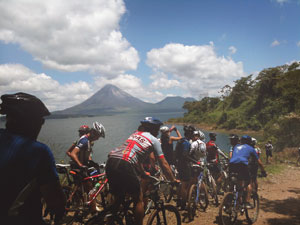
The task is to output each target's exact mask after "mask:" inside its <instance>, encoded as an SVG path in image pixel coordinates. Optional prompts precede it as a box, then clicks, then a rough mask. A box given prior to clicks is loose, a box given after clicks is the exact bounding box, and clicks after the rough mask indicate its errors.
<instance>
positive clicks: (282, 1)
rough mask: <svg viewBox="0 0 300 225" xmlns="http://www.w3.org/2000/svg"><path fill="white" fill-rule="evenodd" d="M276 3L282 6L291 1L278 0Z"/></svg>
mask: <svg viewBox="0 0 300 225" xmlns="http://www.w3.org/2000/svg"><path fill="white" fill-rule="evenodd" d="M276 2H277V3H279V4H281V5H282V4H284V3H287V2H289V0H276Z"/></svg>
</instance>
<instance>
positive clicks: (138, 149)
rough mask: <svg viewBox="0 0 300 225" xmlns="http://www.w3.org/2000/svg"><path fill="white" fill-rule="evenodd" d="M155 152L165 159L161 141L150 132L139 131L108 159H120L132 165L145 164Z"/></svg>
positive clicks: (111, 153)
mask: <svg viewBox="0 0 300 225" xmlns="http://www.w3.org/2000/svg"><path fill="white" fill-rule="evenodd" d="M151 152H154V153H155V154H156V155H157V156H158V157H164V154H163V152H162V149H161V143H160V142H159V140H158V139H157V138H156V137H154V136H153V135H151V134H150V133H149V132H141V131H137V132H135V133H133V134H132V135H130V137H129V138H128V139H127V140H126V142H125V143H124V144H123V145H122V146H120V147H118V148H116V149H114V150H112V151H111V152H110V153H109V155H108V157H110V158H119V159H122V160H125V161H127V162H129V163H131V164H137V163H143V162H144V161H145V160H146V159H147V158H148V157H149V155H150V153H151Z"/></svg>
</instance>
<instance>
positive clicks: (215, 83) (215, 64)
mask: <svg viewBox="0 0 300 225" xmlns="http://www.w3.org/2000/svg"><path fill="white" fill-rule="evenodd" d="M147 64H148V65H149V66H151V67H152V68H153V70H154V71H155V73H156V74H159V73H163V74H167V75H168V76H169V77H174V78H175V79H174V80H177V81H179V82H180V87H181V88H183V89H184V90H185V91H186V93H189V95H190V96H194V97H197V96H198V95H199V94H200V93H209V95H210V96H212V95H217V93H218V91H219V90H220V89H221V88H222V87H223V86H224V85H226V84H232V82H233V81H234V80H237V79H239V78H240V77H242V76H244V75H245V73H244V71H243V64H242V62H234V61H233V60H232V59H231V58H225V57H224V56H217V54H216V52H215V49H214V45H213V43H212V42H211V43H210V44H209V45H202V46H195V45H192V46H187V45H182V44H176V43H171V44H167V45H165V46H164V47H163V48H161V49H152V50H151V51H149V52H148V53H147ZM170 79H171V80H173V79H172V78H170ZM152 85H153V86H155V81H154V82H153V83H152Z"/></svg>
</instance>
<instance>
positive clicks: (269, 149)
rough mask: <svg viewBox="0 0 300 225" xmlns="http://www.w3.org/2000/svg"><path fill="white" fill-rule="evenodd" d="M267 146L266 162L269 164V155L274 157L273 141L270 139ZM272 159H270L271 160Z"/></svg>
mask: <svg viewBox="0 0 300 225" xmlns="http://www.w3.org/2000/svg"><path fill="white" fill-rule="evenodd" d="M265 148H266V163H267V164H268V163H269V157H270V158H271V159H272V157H273V154H272V151H273V145H272V141H271V140H269V141H268V143H267V144H266V145H265ZM271 159H270V161H271Z"/></svg>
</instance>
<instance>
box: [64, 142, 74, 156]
mask: <svg viewBox="0 0 300 225" xmlns="http://www.w3.org/2000/svg"><path fill="white" fill-rule="evenodd" d="M75 146H76V142H74V143H73V144H72V145H71V146H70V148H69V149H68V150H67V151H66V154H67V155H68V156H69V157H71V152H72V150H73V149H74V148H75Z"/></svg>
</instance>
